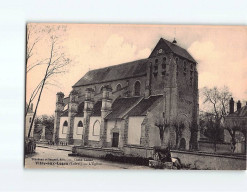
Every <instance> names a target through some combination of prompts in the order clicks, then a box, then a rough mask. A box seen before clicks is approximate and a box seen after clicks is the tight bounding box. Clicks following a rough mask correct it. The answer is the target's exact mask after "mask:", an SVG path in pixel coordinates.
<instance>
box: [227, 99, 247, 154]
mask: <svg viewBox="0 0 247 195" xmlns="http://www.w3.org/2000/svg"><path fill="white" fill-rule="evenodd" d="M229 105H230V106H229V107H230V112H229V115H227V116H226V118H225V126H226V128H227V130H225V132H224V134H225V136H224V137H225V140H224V141H225V142H227V143H233V142H235V144H236V145H235V150H234V152H235V153H244V154H246V131H247V103H246V105H245V106H243V107H242V104H241V102H240V101H238V102H237V110H236V111H235V109H234V105H235V102H234V100H233V98H231V100H230V102H229ZM233 138H234V140H233Z"/></svg>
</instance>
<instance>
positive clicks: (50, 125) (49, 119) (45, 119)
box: [35, 115, 54, 139]
mask: <svg viewBox="0 0 247 195" xmlns="http://www.w3.org/2000/svg"><path fill="white" fill-rule="evenodd" d="M35 124H42V126H45V129H46V134H49V135H50V136H51V139H52V134H53V129H54V115H51V116H48V115H42V116H39V117H37V118H35ZM36 133H40V132H36Z"/></svg>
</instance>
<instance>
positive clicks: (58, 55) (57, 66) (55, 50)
mask: <svg viewBox="0 0 247 195" xmlns="http://www.w3.org/2000/svg"><path fill="white" fill-rule="evenodd" d="M49 41H50V49H49V56H48V58H47V59H46V60H42V63H43V64H44V65H45V66H46V70H45V74H44V77H43V79H42V80H41V81H40V83H39V84H38V85H37V87H36V88H35V89H34V91H33V92H32V94H31V97H30V100H29V104H30V103H31V102H32V101H33V100H34V98H35V97H36V96H37V97H38V98H37V103H36V106H35V110H34V115H33V118H32V121H31V124H30V128H29V132H28V137H29V136H30V133H31V129H32V126H33V123H34V119H35V116H36V113H37V109H38V106H39V102H40V99H41V96H42V92H43V89H44V87H45V86H46V85H54V84H53V83H51V82H50V80H51V77H53V76H54V75H57V74H61V73H63V72H64V67H65V66H67V65H68V64H70V62H71V60H70V59H69V58H66V57H65V54H64V53H63V52H62V51H61V47H60V44H59V37H57V36H56V35H51V36H50V37H49ZM29 58H30V57H29Z"/></svg>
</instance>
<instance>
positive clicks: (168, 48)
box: [149, 38, 196, 63]
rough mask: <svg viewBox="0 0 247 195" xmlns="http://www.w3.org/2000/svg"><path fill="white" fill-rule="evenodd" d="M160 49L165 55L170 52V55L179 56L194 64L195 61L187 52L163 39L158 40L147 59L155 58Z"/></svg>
mask: <svg viewBox="0 0 247 195" xmlns="http://www.w3.org/2000/svg"><path fill="white" fill-rule="evenodd" d="M161 48H162V49H164V50H165V52H166V53H170V52H172V53H175V54H177V55H178V56H181V57H183V58H185V59H188V60H190V61H192V62H195V63H196V61H195V59H194V58H193V57H192V56H191V55H190V54H189V53H188V51H186V50H185V49H184V48H182V47H180V46H179V45H177V44H174V43H171V42H170V41H167V40H166V39H164V38H161V39H160V40H159V42H158V43H157V45H156V46H155V48H154V49H153V51H152V52H151V54H150V56H149V58H151V57H154V56H156V55H157V53H156V52H157V50H158V49H161Z"/></svg>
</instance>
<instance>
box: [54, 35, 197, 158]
mask: <svg viewBox="0 0 247 195" xmlns="http://www.w3.org/2000/svg"><path fill="white" fill-rule="evenodd" d="M113 55H114V54H113ZM181 121H182V122H183V124H184V128H183V129H182V132H181V135H177V134H176V130H175V127H174V126H173V125H172V124H173V123H174V122H177V123H179V122H181ZM193 124H198V72H197V62H196V61H195V60H194V59H193V57H192V56H191V55H190V54H189V53H188V52H187V51H186V50H185V49H183V48H182V47H180V46H179V45H178V44H177V42H176V41H173V42H169V41H167V40H165V39H163V38H161V39H160V40H159V42H158V43H157V45H156V46H155V47H154V49H153V51H152V52H151V54H150V56H149V57H148V58H147V59H142V60H137V61H133V62H128V63H123V64H119V65H114V66H108V67H105V68H101V69H96V70H90V71H89V72H87V73H86V74H85V75H84V76H83V77H82V78H81V79H80V80H79V81H78V82H76V83H75V84H74V85H73V86H72V91H71V93H70V94H69V96H68V97H64V94H63V93H62V92H59V93H57V99H56V110H55V123H54V134H53V140H54V141H55V142H56V143H57V144H62V145H78V146H81V147H91V148H95V150H96V149H97V148H112V149H118V150H121V151H123V152H124V153H128V154H131V155H141V152H140V150H142V149H143V148H146V149H147V148H152V147H155V146H161V145H162V146H165V147H168V146H169V147H170V148H175V147H176V146H177V145H179V147H180V148H182V149H183V150H189V149H191V148H193V146H194V145H196V144H197V131H192V129H193V128H192V126H193ZM159 125H163V127H164V128H163V129H164V135H163V138H161V137H162V136H161V130H160V128H158V126H159ZM176 136H179V137H177V138H176ZM176 140H178V143H176ZM142 151H144V150H142ZM143 155H144V154H143ZM144 156H145V155H144ZM146 156H147V155H146Z"/></svg>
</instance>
